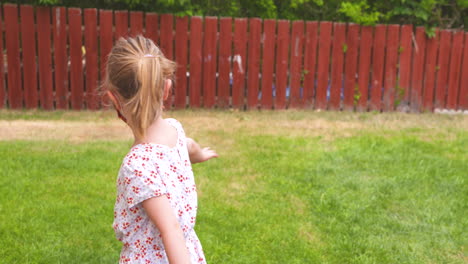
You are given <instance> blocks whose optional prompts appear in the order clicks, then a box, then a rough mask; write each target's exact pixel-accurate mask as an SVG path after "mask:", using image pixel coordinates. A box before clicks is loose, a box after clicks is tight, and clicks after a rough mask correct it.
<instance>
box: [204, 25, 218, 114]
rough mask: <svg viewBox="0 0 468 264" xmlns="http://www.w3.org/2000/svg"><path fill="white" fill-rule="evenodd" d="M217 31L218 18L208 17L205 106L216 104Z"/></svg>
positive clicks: (205, 57)
mask: <svg viewBox="0 0 468 264" xmlns="http://www.w3.org/2000/svg"><path fill="white" fill-rule="evenodd" d="M217 31H218V19H217V18H216V17H206V18H205V34H204V41H203V106H204V107H206V108H212V107H214V106H215V92H216V90H215V89H216V43H217V41H216V36H217Z"/></svg>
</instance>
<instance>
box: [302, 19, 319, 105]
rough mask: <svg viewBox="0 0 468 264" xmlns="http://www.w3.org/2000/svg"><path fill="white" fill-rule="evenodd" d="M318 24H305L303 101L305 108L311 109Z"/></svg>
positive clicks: (314, 22) (312, 22) (310, 22)
mask: <svg viewBox="0 0 468 264" xmlns="http://www.w3.org/2000/svg"><path fill="white" fill-rule="evenodd" d="M317 32H318V23H317V22H316V21H309V22H307V23H306V37H305V53H304V57H305V58H304V92H303V93H304V94H303V98H304V99H303V100H304V105H305V107H306V108H309V107H310V108H312V104H313V101H314V90H315V69H316V65H317V64H316V61H317V43H318V35H317Z"/></svg>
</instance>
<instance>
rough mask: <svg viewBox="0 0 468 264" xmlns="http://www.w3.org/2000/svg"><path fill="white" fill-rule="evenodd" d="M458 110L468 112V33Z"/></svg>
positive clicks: (467, 35)
mask: <svg viewBox="0 0 468 264" xmlns="http://www.w3.org/2000/svg"><path fill="white" fill-rule="evenodd" d="M458 108H459V109H463V110H468V32H465V48H464V49H463V60H462V70H461V80H460V94H459V96H458Z"/></svg>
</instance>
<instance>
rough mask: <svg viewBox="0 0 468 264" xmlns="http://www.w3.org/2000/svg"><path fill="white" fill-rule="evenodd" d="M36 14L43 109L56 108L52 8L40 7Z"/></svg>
mask: <svg viewBox="0 0 468 264" xmlns="http://www.w3.org/2000/svg"><path fill="white" fill-rule="evenodd" d="M36 15H37V36H38V41H37V47H38V55H39V58H38V59H39V89H40V103H41V107H42V108H43V109H46V110H52V109H53V108H54V100H53V99H54V97H53V87H52V85H53V83H52V54H51V49H50V44H51V41H50V33H51V31H50V8H49V7H38V8H37V10H36ZM80 18H81V16H80Z"/></svg>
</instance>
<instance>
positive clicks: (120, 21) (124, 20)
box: [114, 10, 128, 40]
mask: <svg viewBox="0 0 468 264" xmlns="http://www.w3.org/2000/svg"><path fill="white" fill-rule="evenodd" d="M114 19H115V37H114V38H115V40H118V39H119V38H121V37H124V38H125V37H128V11H126V10H125V11H124V10H119V11H115V12H114Z"/></svg>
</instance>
